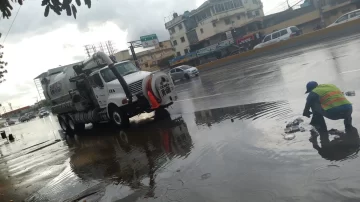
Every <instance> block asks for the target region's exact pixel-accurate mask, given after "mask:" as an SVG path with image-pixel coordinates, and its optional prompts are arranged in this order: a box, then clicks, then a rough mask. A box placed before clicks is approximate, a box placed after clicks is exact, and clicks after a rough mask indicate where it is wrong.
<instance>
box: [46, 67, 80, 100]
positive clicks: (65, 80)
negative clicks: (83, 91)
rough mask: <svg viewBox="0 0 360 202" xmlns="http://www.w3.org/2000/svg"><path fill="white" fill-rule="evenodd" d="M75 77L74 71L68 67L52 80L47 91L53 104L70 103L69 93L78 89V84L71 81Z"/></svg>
mask: <svg viewBox="0 0 360 202" xmlns="http://www.w3.org/2000/svg"><path fill="white" fill-rule="evenodd" d="M75 76H76V74H75V71H74V69H73V68H72V67H66V68H65V69H64V70H63V71H62V72H61V73H59V74H57V75H56V76H55V77H54V78H52V79H51V80H50V82H49V85H48V86H47V87H46V91H47V95H48V96H49V98H50V100H51V101H52V102H53V103H56V104H59V103H63V102H67V101H70V99H71V98H70V95H69V91H71V90H74V89H76V83H75V82H70V81H69V80H70V79H71V78H73V77H75Z"/></svg>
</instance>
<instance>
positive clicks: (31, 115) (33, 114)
mask: <svg viewBox="0 0 360 202" xmlns="http://www.w3.org/2000/svg"><path fill="white" fill-rule="evenodd" d="M28 115H29V119H34V118H36V115H35V113H33V112H29V113H28Z"/></svg>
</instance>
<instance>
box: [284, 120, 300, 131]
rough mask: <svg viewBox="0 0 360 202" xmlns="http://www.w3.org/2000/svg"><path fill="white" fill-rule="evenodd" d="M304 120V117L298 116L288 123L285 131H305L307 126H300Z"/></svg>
mask: <svg viewBox="0 0 360 202" xmlns="http://www.w3.org/2000/svg"><path fill="white" fill-rule="evenodd" d="M302 122H304V120H303V119H302V118H297V119H295V120H294V121H292V122H290V123H288V124H287V125H286V128H285V130H284V131H285V133H295V132H298V131H301V132H304V131H305V128H303V127H300V123H302Z"/></svg>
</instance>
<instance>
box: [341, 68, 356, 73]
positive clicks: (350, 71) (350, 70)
mask: <svg viewBox="0 0 360 202" xmlns="http://www.w3.org/2000/svg"><path fill="white" fill-rule="evenodd" d="M358 71H360V69H355V70H350V71H346V72H341V73H340V74H346V73H351V72H358Z"/></svg>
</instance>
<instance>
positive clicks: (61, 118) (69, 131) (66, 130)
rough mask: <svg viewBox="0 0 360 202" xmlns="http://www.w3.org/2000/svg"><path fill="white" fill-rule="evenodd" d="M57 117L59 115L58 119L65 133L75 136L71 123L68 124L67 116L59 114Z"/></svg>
mask: <svg viewBox="0 0 360 202" xmlns="http://www.w3.org/2000/svg"><path fill="white" fill-rule="evenodd" d="M57 117H58V120H59V124H60V127H61V129H62V130H63V131H64V132H65V134H66V135H69V136H73V135H74V134H73V133H72V131H71V129H70V127H69V125H68V124H67V122H66V120H65V118H64V117H61V116H57Z"/></svg>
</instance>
